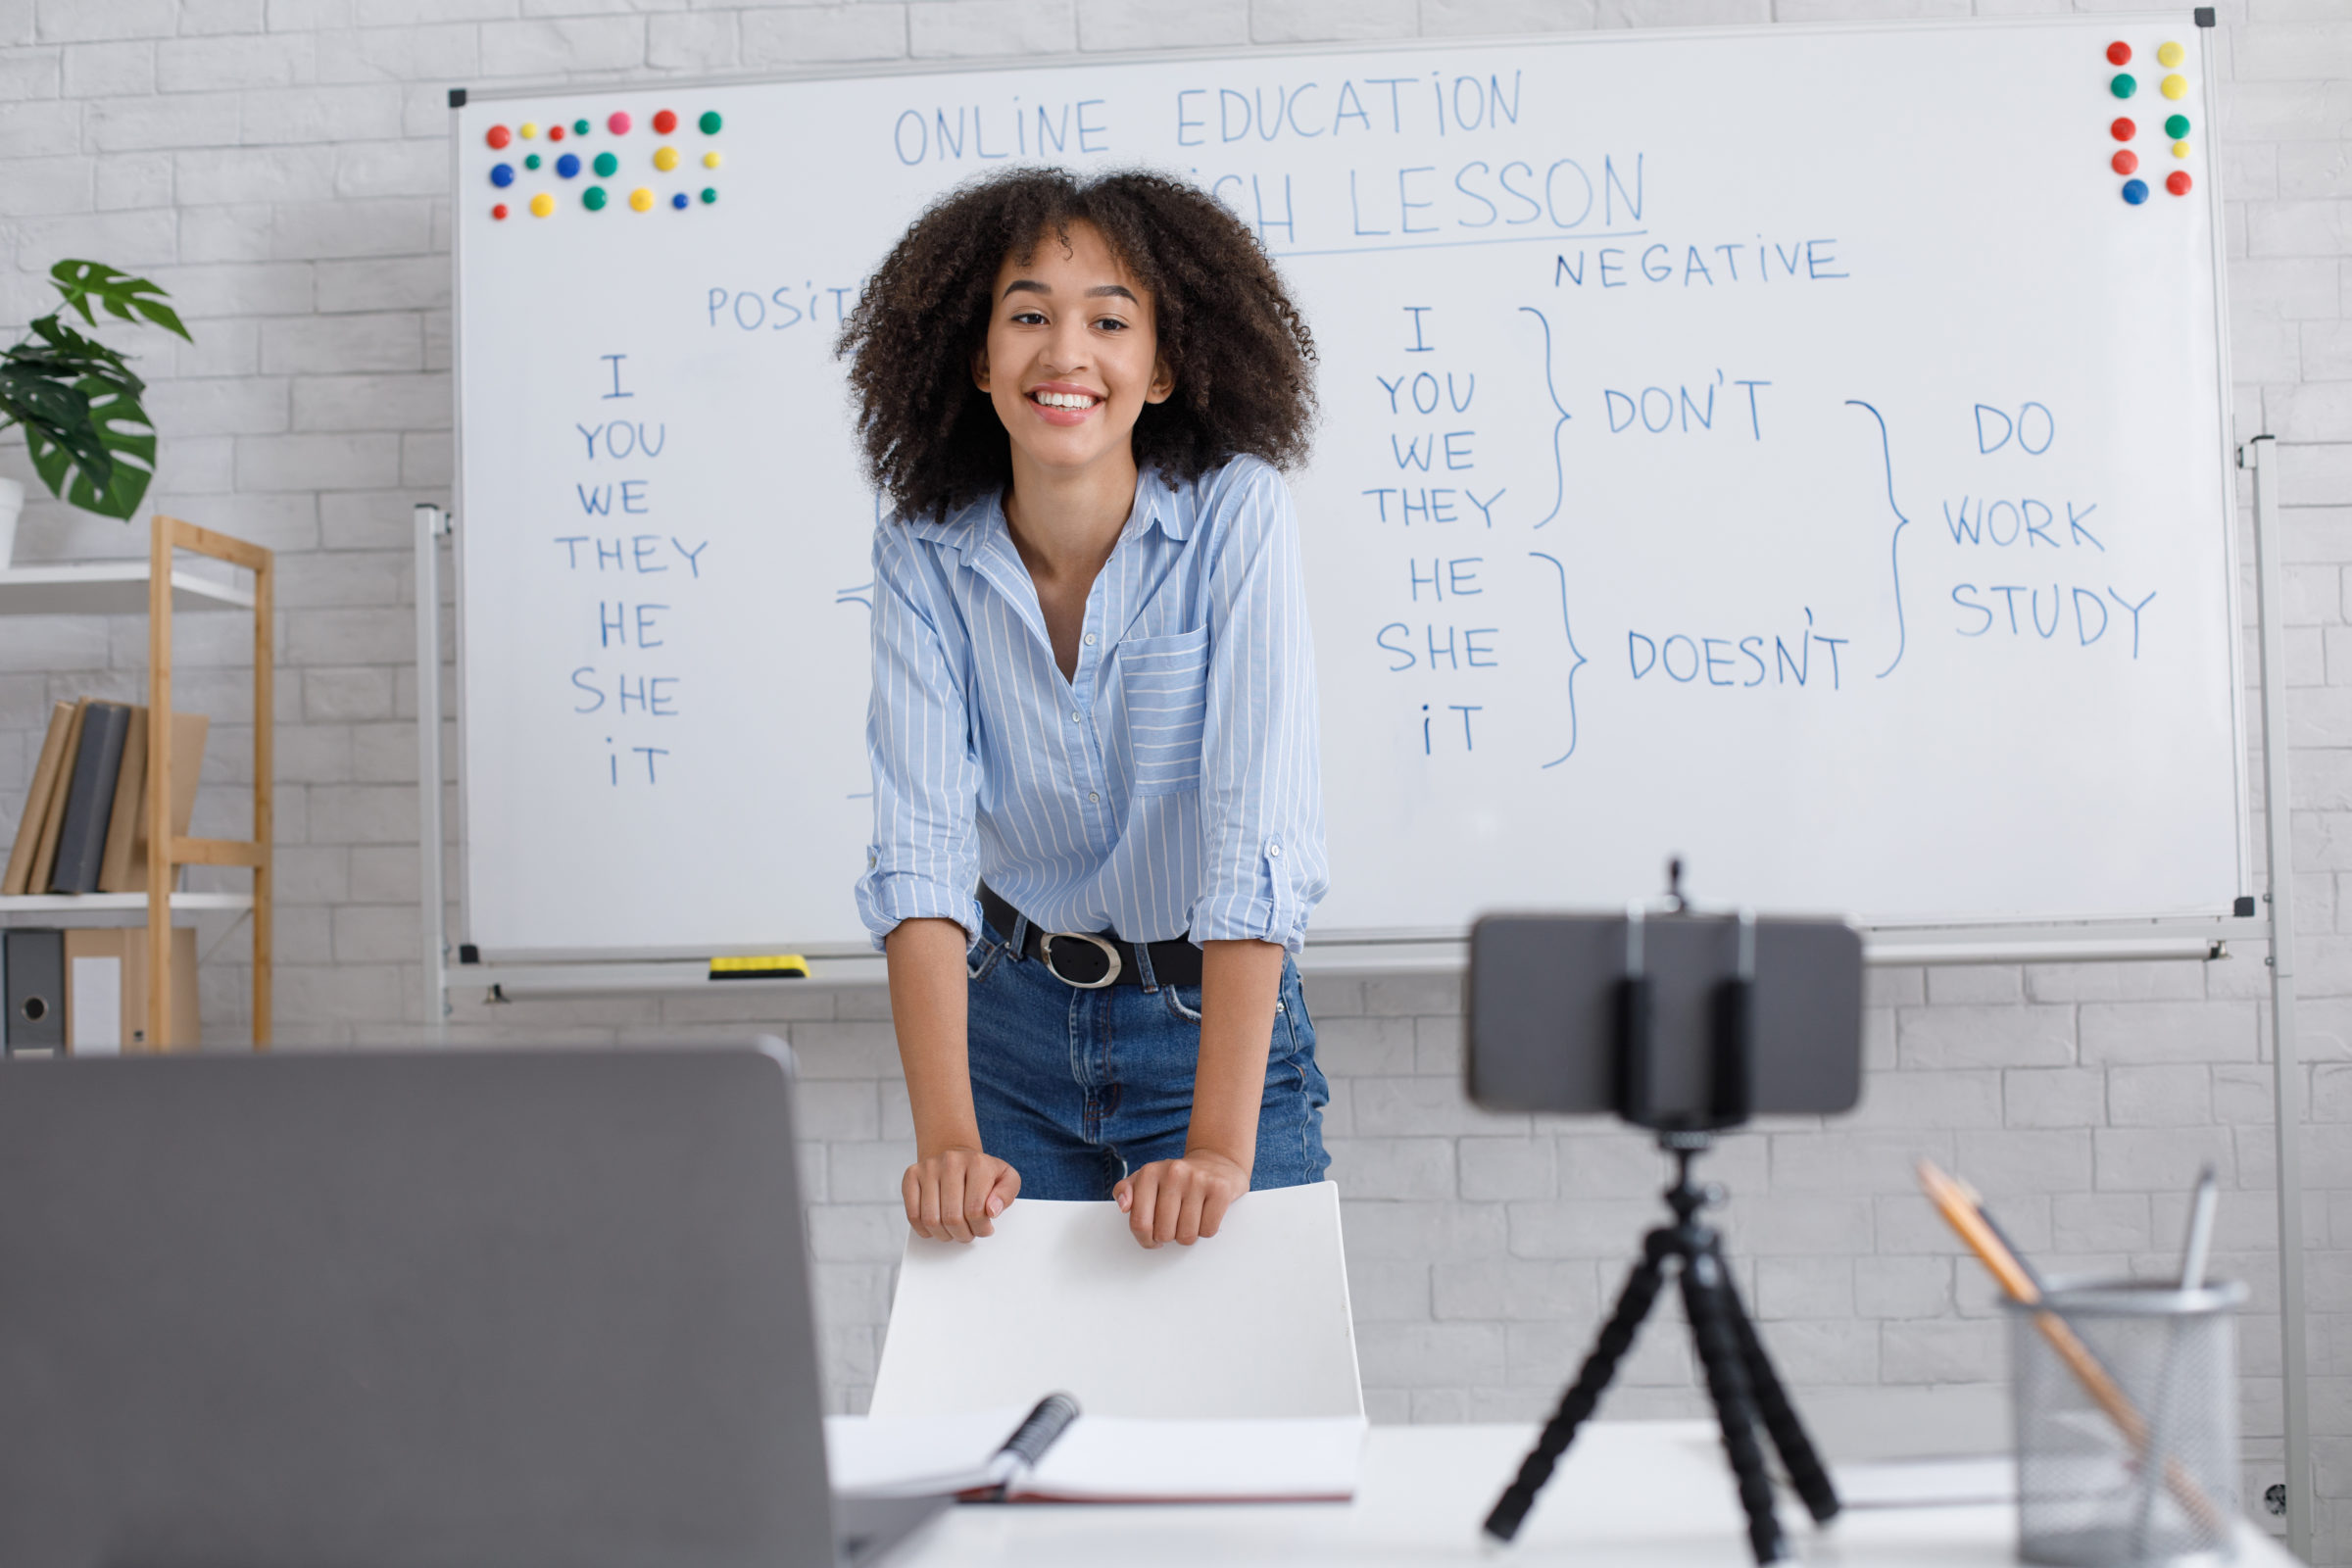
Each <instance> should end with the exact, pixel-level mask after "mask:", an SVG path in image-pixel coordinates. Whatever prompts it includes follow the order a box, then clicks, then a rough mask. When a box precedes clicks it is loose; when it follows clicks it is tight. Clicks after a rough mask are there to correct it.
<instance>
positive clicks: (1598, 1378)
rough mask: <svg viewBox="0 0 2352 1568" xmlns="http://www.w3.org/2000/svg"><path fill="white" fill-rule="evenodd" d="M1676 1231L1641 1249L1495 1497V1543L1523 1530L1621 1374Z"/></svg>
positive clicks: (1657, 1235)
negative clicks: (1612, 1306)
mask: <svg viewBox="0 0 2352 1568" xmlns="http://www.w3.org/2000/svg"><path fill="white" fill-rule="evenodd" d="M1670 1235H1671V1233H1670V1232H1667V1231H1664V1230H1656V1231H1652V1232H1650V1233H1649V1235H1648V1237H1647V1238H1646V1239H1645V1240H1644V1241H1643V1243H1642V1261H1641V1262H1639V1263H1636V1264H1635V1265H1634V1268H1633V1272H1632V1273H1630V1274H1628V1275H1627V1276H1626V1277H1625V1288H1624V1289H1623V1290H1622V1291H1620V1292H1619V1293H1618V1296H1617V1306H1616V1310H1614V1311H1613V1312H1611V1313H1610V1314H1609V1321H1608V1323H1607V1325H1606V1326H1605V1327H1603V1328H1602V1329H1601V1331H1600V1337H1599V1338H1598V1339H1596V1340H1594V1341H1593V1348H1592V1350H1591V1352H1590V1353H1588V1354H1587V1355H1586V1356H1585V1364H1584V1365H1583V1366H1582V1367H1581V1368H1579V1369H1578V1371H1577V1374H1576V1381H1575V1382H1574V1383H1572V1384H1570V1385H1569V1386H1568V1392H1567V1393H1566V1394H1563V1395H1561V1396H1560V1407H1559V1409H1557V1410H1556V1411H1554V1412H1553V1413H1552V1417H1551V1419H1550V1420H1549V1421H1547V1422H1545V1423H1544V1435H1543V1436H1542V1437H1540V1438H1538V1439H1537V1440H1536V1446H1535V1447H1534V1448H1533V1449H1532V1450H1530V1452H1529V1453H1528V1456H1527V1459H1526V1461H1525V1462H1524V1463H1522V1464H1521V1465H1520V1466H1519V1474H1518V1475H1517V1476H1515V1477H1513V1478H1512V1480H1511V1484H1510V1485H1509V1486H1508V1487H1505V1488H1504V1489H1503V1493H1502V1495H1501V1496H1500V1497H1498V1498H1496V1499H1495V1508H1494V1511H1493V1512H1491V1513H1489V1514H1488V1515H1487V1524H1486V1531H1487V1534H1488V1535H1490V1536H1493V1537H1494V1538H1495V1540H1496V1541H1508V1540H1510V1539H1511V1538H1512V1537H1514V1536H1516V1535H1518V1534H1519V1526H1520V1524H1521V1522H1522V1521H1524V1520H1525V1519H1526V1518H1527V1510H1528V1509H1530V1508H1532V1507H1534V1506H1535V1505H1536V1494H1537V1493H1539V1492H1541V1491H1543V1490H1544V1482H1546V1481H1549V1480H1550V1479H1551V1471H1552V1467H1553V1466H1554V1465H1556V1464H1558V1463H1559V1461H1560V1455H1561V1454H1563V1453H1565V1452H1567V1451H1568V1445H1569V1444H1571V1443H1573V1442H1574V1441H1575V1440H1576V1429H1577V1428H1578V1427H1580V1426H1582V1425H1584V1422H1585V1418H1586V1417H1587V1416H1589V1415H1591V1414H1592V1413H1593V1406H1594V1405H1596V1404H1598V1403H1599V1402H1600V1396H1601V1393H1602V1391H1603V1390H1605V1389H1607V1388H1608V1386H1609V1380H1610V1379H1611V1378H1613V1377H1615V1376H1616V1375H1617V1363H1618V1361H1619V1360H1620V1359H1622V1358H1623V1357H1624V1355H1625V1352H1626V1351H1627V1350H1628V1349H1630V1348H1633V1343H1634V1335H1635V1334H1636V1333H1637V1332H1638V1331H1639V1330H1640V1329H1641V1327H1642V1319H1643V1318H1644V1317H1646V1316H1648V1315H1649V1308H1650V1304H1651V1303H1652V1302H1654V1301H1655V1300H1656V1299H1658V1287H1659V1286H1660V1285H1661V1284H1662V1283H1663V1279H1662V1277H1661V1273H1660V1267H1661V1260H1662V1259H1663V1258H1664V1257H1665V1255H1666V1250H1667V1249H1666V1241H1667V1239H1668V1237H1669V1236H1670Z"/></svg>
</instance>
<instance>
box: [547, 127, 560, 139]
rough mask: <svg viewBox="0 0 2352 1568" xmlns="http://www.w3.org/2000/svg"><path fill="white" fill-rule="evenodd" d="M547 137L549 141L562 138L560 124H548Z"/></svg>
mask: <svg viewBox="0 0 2352 1568" xmlns="http://www.w3.org/2000/svg"><path fill="white" fill-rule="evenodd" d="M547 139H548V140H549V141H562V140H563V139H564V127H563V126H562V125H550V126H548V127H547Z"/></svg>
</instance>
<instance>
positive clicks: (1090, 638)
mask: <svg viewBox="0 0 2352 1568" xmlns="http://www.w3.org/2000/svg"><path fill="white" fill-rule="evenodd" d="M1086 646H1087V647H1089V648H1092V647H1094V646H1095V634H1094V633H1093V632H1091V631H1090V632H1088V633H1087V634H1086Z"/></svg>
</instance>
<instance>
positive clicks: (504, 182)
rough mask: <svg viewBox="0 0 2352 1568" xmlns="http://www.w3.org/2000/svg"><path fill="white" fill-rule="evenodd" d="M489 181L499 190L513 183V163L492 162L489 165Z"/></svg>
mask: <svg viewBox="0 0 2352 1568" xmlns="http://www.w3.org/2000/svg"><path fill="white" fill-rule="evenodd" d="M490 183H491V184H493V185H496V186H497V187H498V188H499V189H500V190H505V189H506V188H507V187H508V186H509V185H512V184H514V183H515V166H514V165H513V164H492V165H491V166H490Z"/></svg>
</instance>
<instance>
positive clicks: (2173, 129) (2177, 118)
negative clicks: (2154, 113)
mask: <svg viewBox="0 0 2352 1568" xmlns="http://www.w3.org/2000/svg"><path fill="white" fill-rule="evenodd" d="M2164 133H2165V134H2166V135H2167V136H2170V137H2172V138H2174V139H2175V140H2179V139H2180V137H2182V136H2185V135H2187V134H2188V117H2187V116H2186V115H2168V116H2166V117H2165V122H2164Z"/></svg>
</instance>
